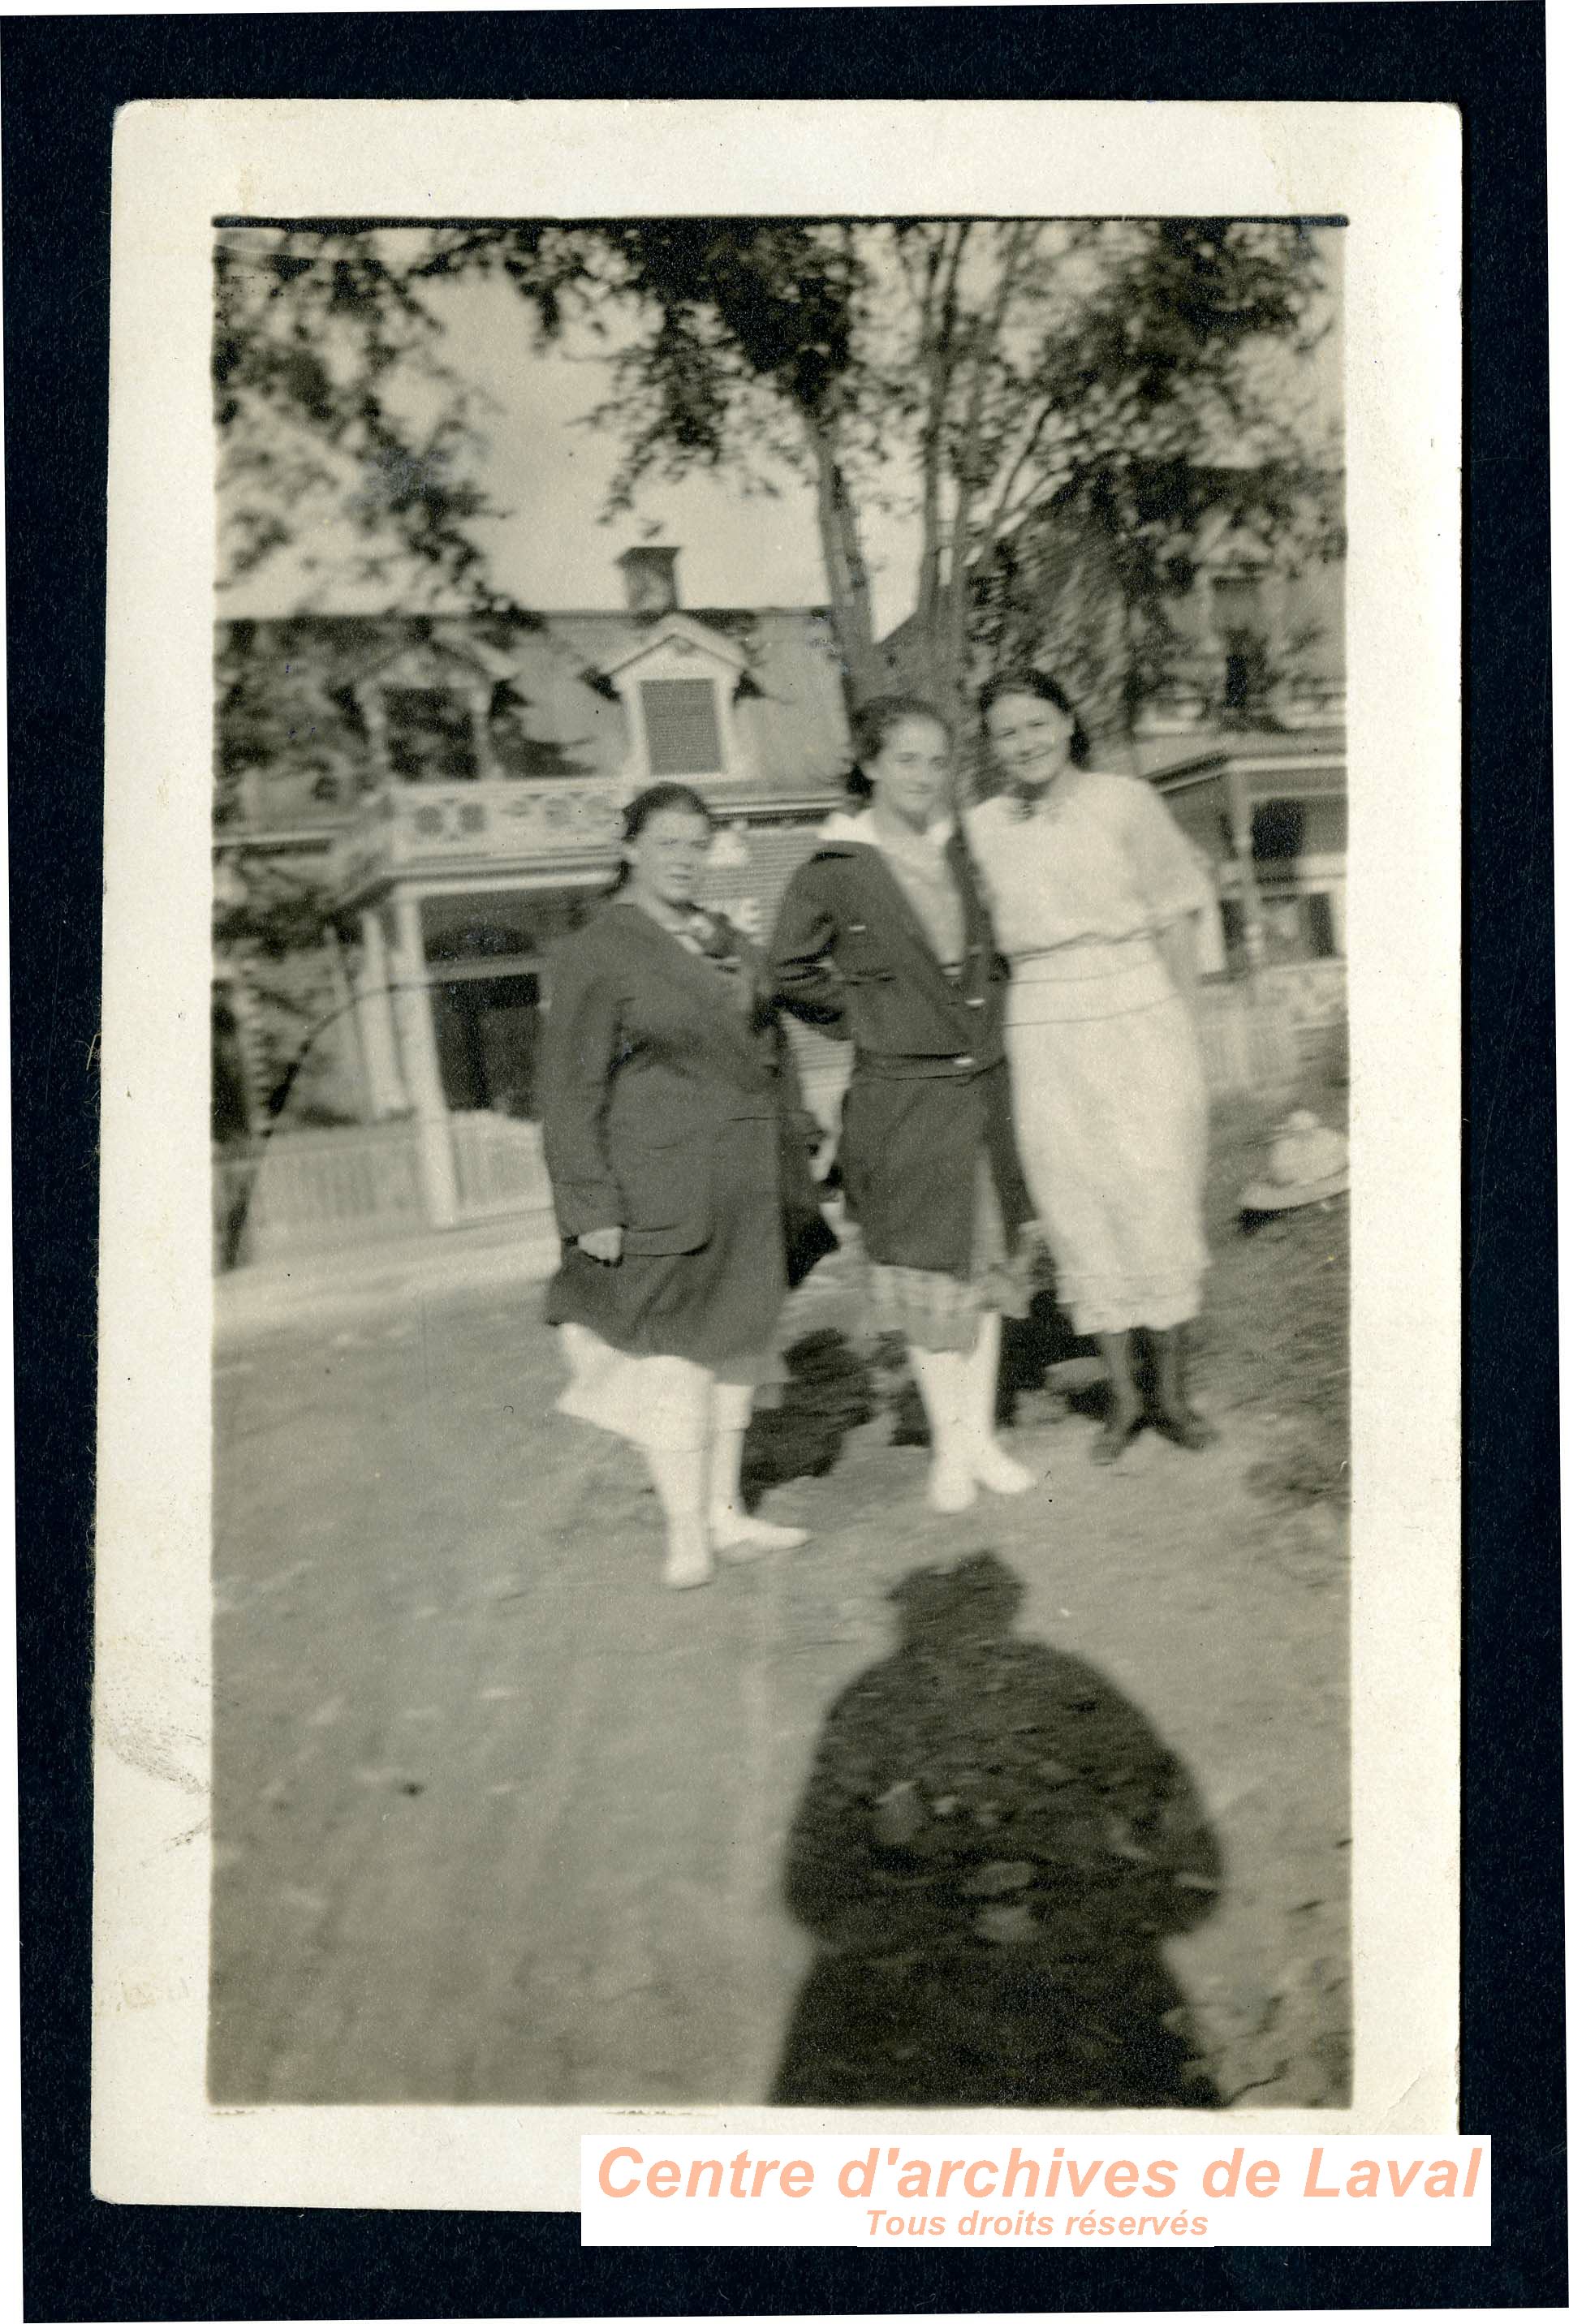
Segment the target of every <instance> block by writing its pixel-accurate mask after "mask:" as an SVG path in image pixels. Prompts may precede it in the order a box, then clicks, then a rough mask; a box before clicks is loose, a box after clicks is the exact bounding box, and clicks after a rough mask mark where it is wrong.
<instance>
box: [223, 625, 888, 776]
mask: <svg viewBox="0 0 1569 2324" xmlns="http://www.w3.org/2000/svg"><path fill="white" fill-rule="evenodd" d="M672 619H673V620H674V622H676V623H677V624H678V626H679V628H680V630H681V632H683V633H684V634H685V635H687V636H688V638H691V637H696V636H699V635H701V633H702V632H707V633H708V634H709V636H710V638H711V639H712V641H713V642H714V644H715V650H716V651H717V652H718V653H719V654H720V656H721V658H722V659H724V660H725V661H727V662H729V663H730V664H731V665H732V666H733V667H734V668H735V669H738V670H740V671H742V672H743V693H744V696H745V698H746V719H747V727H748V731H749V733H750V736H751V739H752V745H753V753H754V757H755V762H756V767H757V776H756V779H755V781H752V782H748V783H747V784H745V785H744V787H743V786H741V785H739V784H737V785H735V786H732V785H730V784H728V783H727V784H725V785H723V786H710V787H706V788H713V789H714V790H715V794H716V804H727V803H728V802H729V799H730V797H731V794H732V790H733V789H734V794H735V798H736V802H737V804H739V803H740V801H741V800H742V799H743V798H744V799H746V800H748V801H751V802H753V803H755V802H756V801H757V800H758V799H759V798H760V797H761V798H765V799H771V800H775V801H778V802H780V803H781V804H782V803H793V802H807V801H812V800H817V799H820V798H822V797H824V796H825V795H826V794H827V793H829V792H835V791H836V789H837V787H838V786H839V784H840V782H841V779H842V778H843V775H844V769H845V767H846V766H847V764H848V762H849V758H850V741H849V729H848V724H847V721H846V717H845V710H844V681H843V672H842V667H841V663H840V659H839V650H838V643H837V641H836V639H835V634H834V629H833V624H832V621H831V619H830V616H829V614H828V612H827V609H826V607H820V606H758V607H755V608H752V607H743V606H720V607H702V608H697V609H694V610H686V609H683V610H682V611H680V612H678V613H676V614H675V615H674V616H671V615H669V614H667V613H628V612H624V611H622V612H614V611H606V610H603V609H594V610H588V611H585V612H581V613H549V614H540V615H535V616H531V617H530V618H529V619H528V621H527V622H517V623H512V624H510V625H509V624H505V623H502V622H492V621H490V620H489V619H488V618H487V617H485V616H483V615H478V616H476V615H469V614H432V615H428V616H423V617H420V618H419V619H411V618H410V617H408V616H402V615H387V616H385V617H382V618H369V617H365V616H358V615H310V614H299V615H295V616H293V617H291V618H290V619H287V620H277V621H253V622H226V623H220V625H219V630H220V638H221V639H222V640H223V641H225V642H226V643H228V644H229V645H230V646H237V645H239V644H240V643H241V642H242V641H243V642H244V644H245V646H246V647H248V649H249V650H250V652H251V653H252V654H254V655H255V656H258V657H260V658H261V659H263V660H271V661H274V662H277V663H279V664H282V663H285V662H290V661H291V662H292V663H293V664H294V665H295V667H296V668H297V669H299V668H300V667H309V668H311V669H312V671H313V675H314V676H315V678H316V679H317V682H318V683H319V684H320V685H321V686H322V687H324V688H325V689H326V690H327V691H328V693H332V694H337V695H343V694H345V693H347V692H349V691H350V690H352V688H353V687H355V685H356V684H357V683H358V682H360V681H361V680H362V679H364V678H366V677H368V676H371V675H373V674H374V673H375V672H376V671H377V670H379V669H384V668H385V667H387V665H388V664H389V663H390V662H392V661H394V660H395V659H397V658H398V656H399V655H400V654H401V652H404V651H406V650H408V649H409V648H410V647H411V646H414V645H416V644H420V643H425V642H428V643H429V646H430V647H431V648H432V649H434V650H436V651H437V652H438V653H439V652H441V651H443V650H445V651H448V652H451V653H456V654H459V655H461V656H463V657H464V658H465V659H469V660H471V661H477V662H478V663H479V664H480V666H481V667H482V668H483V669H485V672H486V673H487V675H489V676H490V677H491V678H494V680H495V681H497V682H498V683H504V684H506V685H507V686H508V687H511V688H512V690H513V692H514V693H515V694H516V695H518V696H521V697H522V699H523V701H524V702H525V704H526V705H527V708H526V711H525V713H524V724H525V728H526V731H527V733H528V736H529V738H530V740H531V741H532V742H539V743H541V744H546V745H549V746H553V747H554V748H555V750H557V751H558V752H559V753H560V756H561V759H562V761H563V766H564V770H568V771H579V772H582V773H584V774H618V773H619V772H620V771H621V769H622V765H623V759H624V756H625V748H626V742H625V734H624V731H623V715H622V711H621V707H620V705H619V703H618V702H617V701H616V699H615V696H614V687H612V686H611V685H610V683H609V679H608V678H607V676H606V673H607V672H609V671H612V670H614V669H620V668H622V667H623V665H624V664H625V663H626V662H628V661H629V660H632V659H635V657H636V656H637V654H638V653H639V652H641V650H644V649H645V648H646V647H647V646H649V645H650V644H651V642H652V641H653V639H654V635H655V633H656V632H659V631H660V628H661V626H662V625H665V624H668V623H669V622H670V621H671V620H672ZM721 790H723V792H724V800H723V801H721V800H719V798H717V794H718V792H719V791H721Z"/></svg>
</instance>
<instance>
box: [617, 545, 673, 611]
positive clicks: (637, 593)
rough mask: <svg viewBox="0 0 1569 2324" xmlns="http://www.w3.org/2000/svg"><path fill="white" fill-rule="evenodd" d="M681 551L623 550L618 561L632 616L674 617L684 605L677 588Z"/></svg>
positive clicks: (654, 549)
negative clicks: (681, 602)
mask: <svg viewBox="0 0 1569 2324" xmlns="http://www.w3.org/2000/svg"><path fill="white" fill-rule="evenodd" d="M680 553H681V552H680V550H679V549H660V548H653V547H645V548H642V549H623V551H622V553H621V555H620V556H619V557H618V558H616V560H615V561H616V563H617V564H618V565H619V566H620V567H621V575H622V583H623V587H624V588H625V590H626V610H627V612H628V613H654V614H659V613H674V612H675V611H676V609H677V607H678V605H679V604H680V596H679V593H678V590H677V587H676V559H677V558H678V557H679V555H680Z"/></svg>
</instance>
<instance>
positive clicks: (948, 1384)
mask: <svg viewBox="0 0 1569 2324" xmlns="http://www.w3.org/2000/svg"><path fill="white" fill-rule="evenodd" d="M909 1361H910V1369H911V1370H912V1371H913V1372H914V1374H915V1377H916V1381H917V1384H918V1387H919V1388H920V1400H921V1402H922V1404H923V1405H924V1406H926V1416H927V1419H928V1422H929V1423H930V1425H931V1432H932V1467H931V1475H930V1477H929V1478H928V1481H927V1500H928V1503H929V1504H930V1506H931V1507H932V1508H934V1509H940V1510H941V1511H942V1513H943V1515H944V1516H945V1517H956V1516H957V1515H958V1513H959V1511H960V1510H961V1509H967V1508H970V1507H971V1506H972V1505H973V1503H974V1499H975V1479H974V1472H973V1469H972V1464H971V1460H970V1444H969V1430H968V1425H967V1419H968V1409H969V1406H968V1397H969V1362H970V1360H969V1358H968V1356H966V1355H964V1354H962V1353H961V1352H960V1351H958V1350H957V1349H956V1348H911V1350H910V1351H909Z"/></svg>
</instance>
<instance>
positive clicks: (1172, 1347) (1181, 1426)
mask: <svg viewBox="0 0 1569 2324" xmlns="http://www.w3.org/2000/svg"><path fill="white" fill-rule="evenodd" d="M1149 1351H1150V1354H1151V1356H1152V1357H1153V1359H1154V1364H1155V1379H1154V1384H1153V1386H1154V1393H1153V1396H1152V1397H1151V1400H1150V1413H1149V1416H1150V1418H1151V1419H1152V1420H1153V1421H1154V1423H1155V1425H1156V1426H1157V1428H1158V1429H1159V1431H1160V1433H1161V1434H1162V1435H1163V1436H1168V1437H1169V1438H1170V1439H1171V1442H1172V1443H1174V1444H1180V1445H1181V1446H1182V1447H1183V1449H1184V1451H1185V1452H1203V1451H1204V1446H1205V1445H1206V1444H1213V1443H1214V1441H1215V1432H1214V1429H1213V1428H1212V1427H1211V1426H1210V1424H1209V1422H1208V1421H1207V1420H1205V1419H1204V1417H1203V1416H1202V1415H1201V1414H1199V1413H1196V1412H1195V1410H1194V1408H1193V1406H1192V1405H1191V1404H1189V1402H1188V1400H1187V1327H1186V1324H1183V1323H1178V1324H1177V1325H1175V1326H1174V1327H1173V1329H1172V1330H1170V1331H1169V1332H1151V1333H1150V1334H1149Z"/></svg>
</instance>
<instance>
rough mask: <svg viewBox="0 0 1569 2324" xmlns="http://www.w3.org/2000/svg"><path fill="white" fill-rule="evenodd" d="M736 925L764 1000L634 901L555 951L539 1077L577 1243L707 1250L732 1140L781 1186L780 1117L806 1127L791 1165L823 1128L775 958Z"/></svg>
mask: <svg viewBox="0 0 1569 2324" xmlns="http://www.w3.org/2000/svg"><path fill="white" fill-rule="evenodd" d="M715 917H716V916H715ZM728 933H729V934H730V936H732V937H733V939H734V945H735V949H736V951H737V952H738V954H740V956H741V960H742V963H743V973H744V974H746V975H748V976H750V978H751V979H752V982H753V985H754V987H755V990H756V991H757V994H758V996H759V1002H758V1006H757V1007H756V1008H755V1009H754V1010H750V1011H747V1010H742V1009H739V1008H737V1007H736V1006H735V1005H734V1001H733V1000H732V997H731V995H730V993H729V992H728V991H725V990H724V989H722V988H721V987H720V986H719V984H718V980H717V976H716V973H715V970H714V969H713V968H711V967H710V966H709V965H708V964H706V962H705V961H702V960H700V959H697V958H696V957H695V956H694V955H693V954H690V953H688V952H687V951H686V950H684V949H683V947H682V946H681V945H678V943H676V941H675V940H674V938H673V937H671V936H668V935H667V934H666V933H665V932H664V930H663V929H661V928H660V927H657V926H656V925H655V923H654V922H653V921H652V920H651V919H650V918H649V917H648V915H647V914H646V913H645V912H643V911H641V910H640V909H639V908H638V907H637V906H636V905H635V904H623V903H614V902H613V903H611V904H609V905H607V906H605V908H603V909H602V910H601V911H599V912H598V913H597V914H596V915H595V918H594V919H593V920H592V921H591V922H590V923H589V925H588V926H587V927H586V928H584V929H581V930H580V931H579V932H578V933H577V935H576V936H571V937H568V940H567V942H566V943H565V944H563V945H560V947H559V948H558V951H557V952H556V954H555V955H554V958H553V962H552V975H551V982H550V1005H549V1010H548V1012H547V1016H546V1020H545V1033H544V1039H543V1043H542V1047H541V1056H540V1084H541V1094H542V1100H543V1102H542V1108H541V1111H542V1114H543V1121H544V1145H545V1162H546V1167H547V1168H548V1169H549V1174H550V1184H551V1190H552V1193H553V1194H554V1197H555V1204H556V1215H557V1219H558V1222H559V1225H560V1229H561V1233H562V1237H563V1239H564V1240H568V1241H574V1240H577V1238H578V1237H579V1236H581V1235H585V1234H589V1233H592V1232H593V1231H594V1230H595V1228H599V1227H609V1226H619V1227H622V1228H623V1229H624V1230H625V1235H624V1246H623V1247H624V1250H625V1251H626V1252H627V1254H628V1255H629V1256H633V1255H650V1256H651V1255H659V1254H670V1253H678V1252H689V1251H696V1250H701V1249H702V1248H703V1247H704V1245H705V1244H706V1243H707V1242H708V1240H709V1239H710V1237H711V1236H712V1234H713V1232H714V1227H715V1213H716V1210H717V1209H718V1208H719V1207H720V1206H721V1205H722V1204H723V1203H724V1200H725V1194H726V1189H725V1186H724V1185H721V1184H720V1183H718V1178H719V1170H718V1162H717V1157H718V1154H719V1150H720V1148H721V1147H722V1146H724V1145H725V1144H727V1143H732V1142H739V1143H740V1144H741V1145H743V1146H745V1147H747V1148H753V1147H755V1148H756V1157H755V1160H756V1175H757V1176H758V1177H759V1178H760V1180H761V1183H763V1184H765V1185H772V1186H773V1188H774V1190H775V1193H776V1194H779V1193H780V1154H781V1139H780V1128H781V1123H783V1124H785V1125H787V1126H788V1127H789V1129H790V1130H791V1131H792V1132H793V1133H794V1136H793V1137H792V1138H791V1139H787V1140H785V1141H784V1148H783V1151H784V1160H785V1166H786V1169H787V1174H789V1170H790V1166H791V1164H792V1163H796V1164H798V1163H799V1161H800V1160H801V1159H802V1158H803V1157H804V1144H803V1140H804V1139H805V1136H806V1134H807V1132H808V1130H810V1131H811V1133H812V1134H814V1135H815V1130H816V1125H815V1124H814V1123H812V1121H811V1117H810V1115H809V1114H808V1113H807V1111H806V1109H805V1103H804V1101H803V1099H802V1096H801V1092H800V1085H799V1082H798V1077H797V1074H796V1069H795V1065H794V1062H793V1059H792V1057H791V1055H790V1050H789V1043H788V1041H787V1040H786V1038H785V1035H784V1028H783V1027H782V1025H781V1024H780V1020H779V1017H778V1015H777V1012H776V1011H775V1010H774V1008H773V1007H772V1004H771V1001H769V999H768V981H767V975H766V972H765V969H764V966H763V964H762V960H761V954H759V953H758V952H757V951H756V949H755V948H754V947H753V946H752V945H749V944H748V943H747V941H746V939H745V937H744V936H740V935H739V934H738V933H737V932H736V931H734V930H729V931H728ZM743 1124H744V1125H750V1128H748V1129H745V1130H738V1131H737V1133H736V1139H734V1140H733V1139H731V1138H730V1135H729V1126H731V1125H743ZM809 1184H810V1180H809V1176H808V1185H809ZM782 1192H783V1194H785V1195H789V1194H798V1193H799V1189H798V1187H796V1186H793V1185H787V1186H786V1187H784V1188H783V1190H782Z"/></svg>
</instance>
